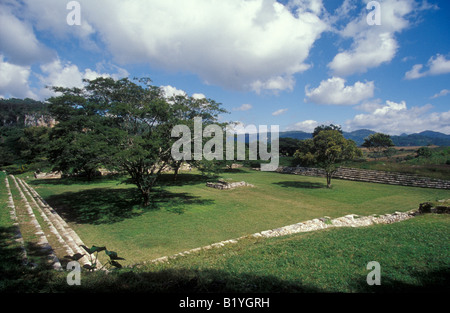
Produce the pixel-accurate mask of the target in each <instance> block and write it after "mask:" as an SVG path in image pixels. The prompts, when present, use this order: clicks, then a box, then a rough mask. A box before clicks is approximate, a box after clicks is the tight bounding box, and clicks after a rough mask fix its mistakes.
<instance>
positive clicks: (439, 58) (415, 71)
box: [405, 54, 450, 80]
mask: <svg viewBox="0 0 450 313" xmlns="http://www.w3.org/2000/svg"><path fill="white" fill-rule="evenodd" d="M427 67H428V69H427V70H425V71H422V69H423V68H424V65H423V64H416V65H414V66H413V67H412V69H411V70H410V71H408V72H406V74H405V79H409V80H410V79H418V78H421V77H425V76H435V75H441V74H448V73H450V60H447V59H446V57H445V56H443V55H441V54H437V55H436V56H433V57H431V58H430V59H429V60H428V63H427Z"/></svg>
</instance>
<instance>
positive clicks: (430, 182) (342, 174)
mask: <svg viewBox="0 0 450 313" xmlns="http://www.w3.org/2000/svg"><path fill="white" fill-rule="evenodd" d="M277 172H279V173H285V174H295V175H304V176H317V177H325V176H326V174H325V171H324V170H323V169H320V168H308V167H280V168H278V170H277ZM333 178H338V179H345V180H353V181H361V182H370V183H379V184H389V185H401V186H411V187H421V188H435V189H450V180H443V179H433V178H428V177H421V176H418V175H413V174H403V173H394V172H383V171H375V170H363V169H355V168H347V167H340V168H339V169H338V170H337V171H336V172H335V173H334V174H333Z"/></svg>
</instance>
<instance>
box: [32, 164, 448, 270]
mask: <svg viewBox="0 0 450 313" xmlns="http://www.w3.org/2000/svg"><path fill="white" fill-rule="evenodd" d="M221 177H222V178H224V179H230V180H233V181H242V180H244V181H246V182H248V183H250V184H253V185H255V187H254V188H251V187H245V188H239V189H235V190H225V191H222V190H217V189H212V188H208V187H206V186H205V184H206V181H207V179H205V178H203V177H202V176H201V175H199V174H198V173H194V172H193V173H183V174H181V175H180V176H179V179H178V181H177V182H176V183H174V182H173V181H172V175H170V174H167V175H165V176H163V177H162V180H161V183H160V187H158V188H156V189H155V191H154V197H153V199H154V202H153V204H152V205H151V206H150V207H148V208H142V207H141V206H140V200H139V197H138V196H139V194H138V192H137V190H136V189H135V187H133V185H127V184H121V181H122V180H125V178H122V179H105V178H103V179H97V180H94V181H93V182H91V183H86V182H84V181H80V180H76V179H63V180H46V181H43V180H36V181H34V180H30V184H31V185H32V186H34V187H35V189H36V190H37V191H38V193H40V194H41V195H42V196H43V197H44V199H46V200H47V202H49V204H50V205H51V206H52V207H54V208H55V209H56V210H57V211H58V212H59V213H60V214H61V215H62V216H63V217H64V218H65V219H66V220H67V221H68V222H69V224H70V225H71V226H72V227H73V228H74V229H75V231H76V232H77V233H78V234H79V235H80V237H81V238H82V240H83V241H84V242H85V243H86V244H87V245H106V246H107V247H108V248H109V249H112V250H114V251H117V252H119V254H120V255H121V256H123V257H125V258H126V261H125V262H123V264H125V265H130V264H135V263H140V262H143V261H148V260H151V259H155V258H158V257H161V256H165V255H172V254H175V253H178V252H181V251H185V250H188V249H192V248H197V247H201V246H205V245H208V244H211V243H215V242H219V241H222V240H227V239H232V238H237V237H240V236H243V235H248V234H252V233H255V232H259V231H263V230H267V229H272V228H276V227H281V226H285V225H289V224H293V223H297V222H301V221H305V220H309V219H313V218H318V217H322V216H330V217H332V218H333V217H339V216H343V215H347V214H351V213H354V214H358V215H369V214H374V213H376V214H383V213H393V212H395V211H407V210H410V209H416V208H418V205H419V203H421V202H424V201H434V200H437V199H448V198H450V191H448V190H435V189H421V188H412V187H401V186H389V185H381V184H371V183H360V182H351V181H344V180H333V182H332V183H333V188H332V189H327V188H325V181H324V179H323V178H315V177H304V176H296V175H286V174H278V173H271V172H270V173H269V172H257V171H250V170H244V169H241V170H235V171H233V172H226V173H222V174H221Z"/></svg>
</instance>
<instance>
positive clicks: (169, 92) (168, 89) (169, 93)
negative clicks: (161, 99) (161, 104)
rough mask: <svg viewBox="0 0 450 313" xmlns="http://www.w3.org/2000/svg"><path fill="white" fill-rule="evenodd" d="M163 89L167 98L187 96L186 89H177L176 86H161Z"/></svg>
mask: <svg viewBox="0 0 450 313" xmlns="http://www.w3.org/2000/svg"><path fill="white" fill-rule="evenodd" d="M161 89H162V90H163V92H164V95H165V97H166V98H172V97H176V96H187V93H186V92H185V91H184V90H181V89H177V88H176V87H173V86H170V85H168V86H161Z"/></svg>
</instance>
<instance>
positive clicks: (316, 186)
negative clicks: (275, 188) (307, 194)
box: [274, 181, 327, 189]
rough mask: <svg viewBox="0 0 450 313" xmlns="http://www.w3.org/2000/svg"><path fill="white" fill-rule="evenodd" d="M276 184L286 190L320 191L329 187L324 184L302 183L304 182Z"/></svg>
mask: <svg viewBox="0 0 450 313" xmlns="http://www.w3.org/2000/svg"><path fill="white" fill-rule="evenodd" d="M274 184H275V185H280V186H281V187H286V188H304V189H319V188H326V187H327V185H326V184H323V183H313V182H302V181H281V182H277V183H274Z"/></svg>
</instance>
